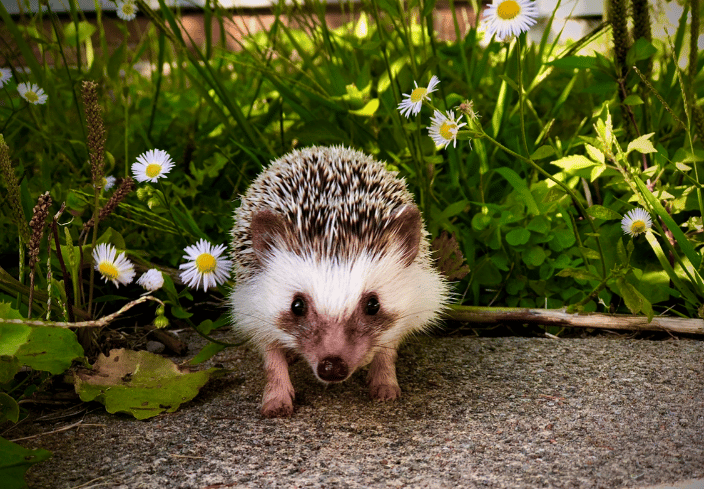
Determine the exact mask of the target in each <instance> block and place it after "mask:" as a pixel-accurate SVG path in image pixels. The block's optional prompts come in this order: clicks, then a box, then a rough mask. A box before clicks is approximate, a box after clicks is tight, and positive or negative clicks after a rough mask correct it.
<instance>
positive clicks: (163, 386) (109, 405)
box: [74, 349, 219, 419]
mask: <svg viewBox="0 0 704 489" xmlns="http://www.w3.org/2000/svg"><path fill="white" fill-rule="evenodd" d="M216 372H219V369H216V368H211V369H208V370H204V371H201V372H193V373H190V372H189V371H188V370H185V369H181V368H179V367H178V366H177V365H176V364H174V363H173V362H171V361H170V360H168V359H166V358H162V357H160V356H159V355H155V354H153V353H150V352H147V351H139V352H136V351H131V350H125V349H119V350H112V351H110V356H109V357H106V356H105V355H102V354H101V355H100V356H99V357H98V360H97V361H96V362H95V364H94V365H93V369H92V370H90V371H81V372H78V374H77V375H76V377H75V380H74V382H75V386H76V392H78V395H79V396H80V398H81V400H82V401H84V402H89V401H98V402H100V403H102V404H103V405H105V409H106V410H107V411H108V412H109V413H112V414H114V413H128V414H131V415H132V416H134V417H135V418H137V419H147V418H151V417H154V416H156V415H158V414H161V413H163V412H164V411H166V412H169V413H172V412H174V411H176V410H177V409H178V407H179V406H180V405H181V404H183V403H184V402H188V401H190V400H191V399H193V398H194V397H195V396H196V395H197V394H198V391H199V390H200V388H201V387H203V386H204V385H205V383H206V382H207V381H208V379H210V377H211V376H212V375H213V374H215V373H216Z"/></svg>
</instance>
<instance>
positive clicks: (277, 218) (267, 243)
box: [250, 209, 288, 265]
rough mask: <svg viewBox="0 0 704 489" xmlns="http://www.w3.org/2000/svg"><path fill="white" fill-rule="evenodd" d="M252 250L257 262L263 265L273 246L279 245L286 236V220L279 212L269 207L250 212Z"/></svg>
mask: <svg viewBox="0 0 704 489" xmlns="http://www.w3.org/2000/svg"><path fill="white" fill-rule="evenodd" d="M250 231H251V233H252V250H253V251H254V256H255V257H256V258H257V261H259V264H261V265H264V263H265V261H266V259H267V257H268V256H269V255H270V254H271V250H272V249H273V248H276V247H279V246H281V244H280V243H284V242H285V240H286V236H287V234H288V233H287V227H286V221H285V220H284V218H283V216H281V214H279V213H277V212H274V211H272V210H269V209H264V210H261V211H256V212H254V214H252V222H251V224H250Z"/></svg>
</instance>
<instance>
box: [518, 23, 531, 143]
mask: <svg viewBox="0 0 704 489" xmlns="http://www.w3.org/2000/svg"><path fill="white" fill-rule="evenodd" d="M516 61H517V63H516V64H517V65H518V107H519V112H520V120H521V141H522V142H523V151H525V153H526V155H530V151H529V150H528V141H527V140H526V121H525V113H524V109H523V104H524V100H523V63H521V37H520V36H518V37H517V38H516Z"/></svg>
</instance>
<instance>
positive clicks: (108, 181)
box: [103, 175, 117, 190]
mask: <svg viewBox="0 0 704 489" xmlns="http://www.w3.org/2000/svg"><path fill="white" fill-rule="evenodd" d="M116 181H117V179H116V178H115V177H113V176H112V175H110V176H107V177H103V190H110V189H111V188H113V187H114V186H115V182H116Z"/></svg>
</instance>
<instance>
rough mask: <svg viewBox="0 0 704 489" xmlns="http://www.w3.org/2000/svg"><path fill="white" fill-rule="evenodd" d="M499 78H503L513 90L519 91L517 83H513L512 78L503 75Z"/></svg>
mask: <svg viewBox="0 0 704 489" xmlns="http://www.w3.org/2000/svg"><path fill="white" fill-rule="evenodd" d="M499 78H501V79H502V80H503V81H505V82H506V83H508V86H510V87H511V88H513V89H514V90H515V91H518V85H517V84H516V82H515V81H513V80H512V79H511V78H510V77H508V76H506V75H504V74H503V73H502V74H500V75H499Z"/></svg>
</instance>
